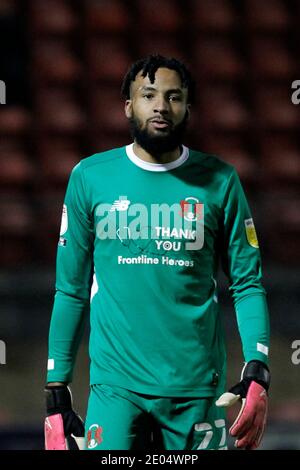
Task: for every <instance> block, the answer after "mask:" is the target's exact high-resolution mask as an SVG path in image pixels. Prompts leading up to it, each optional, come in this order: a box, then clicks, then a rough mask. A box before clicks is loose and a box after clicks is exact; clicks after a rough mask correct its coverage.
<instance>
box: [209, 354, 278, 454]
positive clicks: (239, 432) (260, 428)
mask: <svg viewBox="0 0 300 470" xmlns="http://www.w3.org/2000/svg"><path fill="white" fill-rule="evenodd" d="M269 385H270V372H269V369H268V367H267V366H266V365H265V364H264V363H263V362H261V361H257V360H253V361H250V362H248V363H247V364H246V366H245V368H244V370H243V372H242V378H241V381H240V382H239V383H238V384H236V385H234V387H232V388H231V389H230V390H229V391H228V392H226V393H223V395H221V396H220V398H219V399H218V400H217V401H216V405H217V406H224V407H229V406H232V405H233V404H234V403H236V402H237V401H238V400H240V401H241V403H242V406H241V409H240V412H239V414H238V416H237V418H236V420H235V421H234V423H233V424H232V426H231V428H230V429H229V433H230V435H231V436H234V437H236V441H235V447H237V448H239V449H256V448H257V447H258V446H259V444H260V442H261V439H262V436H263V433H264V429H265V425H266V420H267V412H268V396H267V391H268V389H269Z"/></svg>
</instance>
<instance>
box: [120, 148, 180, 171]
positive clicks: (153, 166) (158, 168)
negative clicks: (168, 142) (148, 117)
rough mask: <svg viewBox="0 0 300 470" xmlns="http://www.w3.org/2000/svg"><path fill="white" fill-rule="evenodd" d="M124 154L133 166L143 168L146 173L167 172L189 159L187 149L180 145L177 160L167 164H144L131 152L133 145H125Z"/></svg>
mask: <svg viewBox="0 0 300 470" xmlns="http://www.w3.org/2000/svg"><path fill="white" fill-rule="evenodd" d="M126 154H127V157H128V158H129V160H131V161H132V163H134V164H135V165H137V166H139V167H140V168H143V170H148V171H168V170H173V169H174V168H177V167H178V166H180V165H182V164H183V163H184V162H185V161H186V160H187V159H188V158H189V149H188V147H186V146H185V145H182V152H181V155H180V157H179V158H177V160H174V161H173V162H168V163H150V162H145V160H142V159H141V158H139V157H138V156H137V155H136V154H135V153H134V151H133V143H132V144H129V145H126Z"/></svg>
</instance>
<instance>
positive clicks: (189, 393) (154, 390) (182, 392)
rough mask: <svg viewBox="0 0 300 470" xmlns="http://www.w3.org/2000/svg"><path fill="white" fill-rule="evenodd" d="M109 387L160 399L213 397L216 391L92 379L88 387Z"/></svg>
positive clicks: (209, 388) (205, 388)
mask: <svg viewBox="0 0 300 470" xmlns="http://www.w3.org/2000/svg"><path fill="white" fill-rule="evenodd" d="M101 384H104V385H111V386H116V387H121V388H124V389H126V390H130V391H131V392H136V393H142V394H143V395H155V396H161V397H214V396H216V390H215V388H213V387H200V388H185V387H182V388H169V387H158V386H153V385H152V386H146V387H143V386H140V385H137V386H135V385H132V384H130V383H123V382H114V381H112V380H105V379H104V380H103V378H102V380H101V379H99V380H97V379H94V380H91V382H90V385H91V386H92V385H101Z"/></svg>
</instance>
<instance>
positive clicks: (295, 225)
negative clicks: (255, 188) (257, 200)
mask: <svg viewBox="0 0 300 470" xmlns="http://www.w3.org/2000/svg"><path fill="white" fill-rule="evenodd" d="M263 206H264V213H265V214H267V217H266V219H265V226H266V239H267V240H268V244H267V245H266V247H265V249H266V250H268V252H269V256H270V257H271V258H272V260H273V262H274V261H279V262H281V263H283V264H286V265H289V266H291V265H294V266H297V265H299V262H300V249H299V237H300V196H299V190H298V189H297V188H296V189H294V190H291V189H290V188H287V189H284V190H282V189H280V188H279V189H276V190H275V189H273V191H271V190H269V191H268V192H266V191H265V192H264V200H263Z"/></svg>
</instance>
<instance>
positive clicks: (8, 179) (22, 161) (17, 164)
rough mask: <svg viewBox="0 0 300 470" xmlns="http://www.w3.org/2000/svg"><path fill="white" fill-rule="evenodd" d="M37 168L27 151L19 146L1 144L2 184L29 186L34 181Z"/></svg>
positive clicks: (0, 167) (0, 173) (0, 179)
mask: <svg viewBox="0 0 300 470" xmlns="http://www.w3.org/2000/svg"><path fill="white" fill-rule="evenodd" d="M34 175H35V167H34V164H33V162H32V161H30V159H29V156H28V154H27V153H26V151H25V150H24V149H23V148H22V147H21V146H19V145H18V144H13V143H11V145H8V144H6V145H3V144H2V142H1V144H0V184H1V185H2V186H4V185H10V186H16V185H18V186H19V185H27V184H29V183H31V182H32V181H33V178H34Z"/></svg>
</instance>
